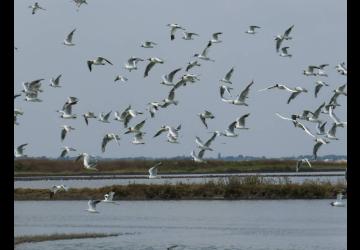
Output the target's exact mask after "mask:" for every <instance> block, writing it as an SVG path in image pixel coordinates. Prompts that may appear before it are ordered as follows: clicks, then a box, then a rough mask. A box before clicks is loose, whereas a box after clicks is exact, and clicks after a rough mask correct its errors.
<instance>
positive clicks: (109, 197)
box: [101, 192, 116, 204]
mask: <svg viewBox="0 0 360 250" xmlns="http://www.w3.org/2000/svg"><path fill="white" fill-rule="evenodd" d="M114 195H115V192H109V193H107V194H105V195H104V199H103V200H102V201H101V202H104V203H113V204H116V202H115V201H114Z"/></svg>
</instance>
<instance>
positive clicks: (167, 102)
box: [160, 87, 179, 108]
mask: <svg viewBox="0 0 360 250" xmlns="http://www.w3.org/2000/svg"><path fill="white" fill-rule="evenodd" d="M174 99H175V87H174V88H172V89H171V90H170V92H169V95H168V97H167V98H165V99H164V100H163V101H162V103H161V104H160V107H162V108H166V107H168V106H169V105H170V104H174V105H178V103H179V101H175V100H174Z"/></svg>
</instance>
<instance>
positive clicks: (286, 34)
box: [284, 25, 294, 36]
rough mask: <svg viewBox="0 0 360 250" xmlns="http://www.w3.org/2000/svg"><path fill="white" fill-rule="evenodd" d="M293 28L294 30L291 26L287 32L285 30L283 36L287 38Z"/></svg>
mask: <svg viewBox="0 0 360 250" xmlns="http://www.w3.org/2000/svg"><path fill="white" fill-rule="evenodd" d="M293 28H294V25H291V26H290V27H289V28H288V29H287V30H285V32H284V36H289V34H290V32H291V30H292V29H293Z"/></svg>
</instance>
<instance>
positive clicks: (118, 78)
mask: <svg viewBox="0 0 360 250" xmlns="http://www.w3.org/2000/svg"><path fill="white" fill-rule="evenodd" d="M119 80H120V81H122V82H127V81H128V79H127V78H126V77H125V76H122V75H117V76H116V77H115V80H114V82H116V81H119Z"/></svg>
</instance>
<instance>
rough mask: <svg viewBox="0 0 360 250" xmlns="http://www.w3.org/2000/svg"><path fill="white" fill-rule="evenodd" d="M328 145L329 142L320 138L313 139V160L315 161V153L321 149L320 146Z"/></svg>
mask: <svg viewBox="0 0 360 250" xmlns="http://www.w3.org/2000/svg"><path fill="white" fill-rule="evenodd" d="M327 143H329V141H327V140H325V139H322V138H316V139H315V145H314V148H313V156H314V160H316V159H317V151H318V150H319V148H320V147H321V145H323V144H327Z"/></svg>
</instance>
